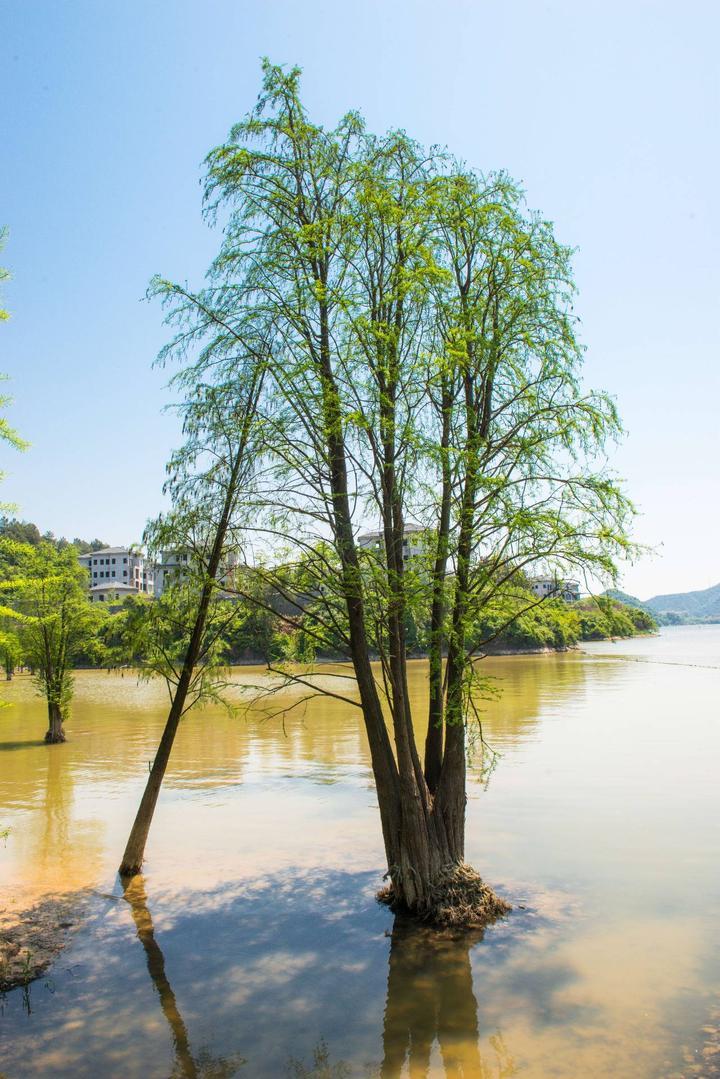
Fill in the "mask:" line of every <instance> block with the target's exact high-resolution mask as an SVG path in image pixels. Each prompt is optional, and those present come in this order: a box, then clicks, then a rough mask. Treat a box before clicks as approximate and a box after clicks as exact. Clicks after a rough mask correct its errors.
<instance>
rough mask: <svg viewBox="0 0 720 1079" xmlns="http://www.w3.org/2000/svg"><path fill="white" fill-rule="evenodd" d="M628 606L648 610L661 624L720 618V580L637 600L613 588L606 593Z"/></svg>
mask: <svg viewBox="0 0 720 1079" xmlns="http://www.w3.org/2000/svg"><path fill="white" fill-rule="evenodd" d="M606 594H607V595H608V596H610V597H611V598H612V599H616V600H619V602H620V603H627V605H628V606H629V607H639V608H641V609H642V610H646V611H650V613H651V614H653V615H654V616H655V618H656V619H657V621H658V622H659V623H660V624H661V625H667V624H668V623H679V622H720V584H716V585H713V587H712V588H705V589H703V590H702V591H701V592H674V593H669V594H667V595H662V596H653V597H652V599H646V600H640V599H638V598H637V596H629V595H628V594H627V592H618V591H616V590H614V589H610V590H608V592H607V593H606Z"/></svg>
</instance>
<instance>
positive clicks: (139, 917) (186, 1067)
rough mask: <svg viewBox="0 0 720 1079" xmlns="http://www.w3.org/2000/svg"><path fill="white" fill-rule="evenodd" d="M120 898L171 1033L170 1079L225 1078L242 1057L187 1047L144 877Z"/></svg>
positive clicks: (129, 884)
mask: <svg viewBox="0 0 720 1079" xmlns="http://www.w3.org/2000/svg"><path fill="white" fill-rule="evenodd" d="M124 896H125V899H126V900H127V902H128V903H129V905H130V910H131V912H132V917H133V921H134V922H135V928H136V930H137V935H138V939H139V941H140V943H141V944H142V946H143V948H144V950H145V959H146V961H147V968H148V973H149V974H150V977H151V978H152V983H153V985H154V987H155V990H156V991H157V994H158V996H159V997H160V1007H161V1008H162V1012H163V1015H164V1016H165V1018H166V1020H167V1023H168V1026H169V1027H170V1033H171V1034H172V1040H173V1049H174V1051H175V1063H174V1066H173V1070H172V1073H171V1076H172V1077H173V1079H174V1077H176V1076H177V1077H178V1079H229V1077H230V1076H233V1075H235V1074H236V1073H237V1071H238V1069H239V1068H241V1067H242V1065H243V1064H244V1063H245V1061H244V1060H243V1059H242V1057H240V1056H239V1055H238V1054H233V1055H232V1056H229V1057H220V1056H217V1057H214V1056H212V1055H211V1054H210V1053H209V1052H208V1051H207V1050H206V1049H204V1048H203V1049H201V1050H200V1052H199V1053H197V1054H193V1052H192V1050H191V1048H190V1039H189V1037H188V1031H187V1027H186V1026H185V1021H184V1019H183V1017H182V1015H181V1013H180V1009H179V1007H178V1003H177V999H176V997H175V993H174V992H173V988H172V986H171V985H170V981H169V979H168V976H167V973H166V971H165V956H164V955H163V953H162V949H161V947H160V945H159V944H158V942H157V940H156V939H155V930H154V928H153V921H152V916H151V914H150V911H149V909H148V905H147V895H146V892H145V880H144V878H143V877H142V876H136V877H132V878H131V879H130V880H129V881H128V882H127V884H126V885H125V887H124Z"/></svg>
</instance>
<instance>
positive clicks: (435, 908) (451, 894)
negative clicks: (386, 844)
mask: <svg viewBox="0 0 720 1079" xmlns="http://www.w3.org/2000/svg"><path fill="white" fill-rule="evenodd" d="M377 898H378V899H379V901H380V902H381V903H386V904H387V906H389V907H390V908H391V910H395V911H405V912H406V913H408V914H411V915H413V916H414V917H416V918H417V919H418V920H419V921H423V922H425V923H427V924H429V925H435V926H437V927H438V928H441V929H469V928H473V927H475V928H477V927H483V926H486V925H489V924H490V923H491V922H494V921H496V920H497V919H498V918H501V917H502V916H503V915H504V914H508V913H509V912H510V911H511V910H512V907H511V906H510V904H509V903H507V902H506V901H505V900H504V899H501V898H500V896H498V895H496V894H495V892H494V891H493V890H492V888H490V887H488V885H487V884H485V883H484V882H483V879H482V877H481V876H480V874H479V873H476V872H475V870H474V869H473V868H472V866H469V865H464V864H460V865H449V866H447V867H446V868H445V869H442V870H441V871H440V873H439V874H438V876H437V877H436V879H435V882H434V883H433V886H432V888H431V890H430V894H429V896H428V899H427V901H426V902H425V903H424V904H423V907H422V909H420V910H410V911H409V910H408V909H407V906H406V905H405V904H404V903H402V902H398V900H397V899H396V898H395V891H394V889H393V886H392V884H389V885H388V886H387V887H386V888H382V889H381V890H380V891H379V892H378V894H377Z"/></svg>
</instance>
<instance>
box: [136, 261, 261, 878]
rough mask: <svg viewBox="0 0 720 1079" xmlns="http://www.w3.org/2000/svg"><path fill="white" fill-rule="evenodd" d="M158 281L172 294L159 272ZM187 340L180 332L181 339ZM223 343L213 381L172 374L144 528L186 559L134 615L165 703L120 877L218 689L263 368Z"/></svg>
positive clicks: (158, 547) (232, 612) (139, 848)
mask: <svg viewBox="0 0 720 1079" xmlns="http://www.w3.org/2000/svg"><path fill="white" fill-rule="evenodd" d="M156 288H157V290H158V291H159V292H161V293H164V294H166V295H167V294H169V295H171V296H172V295H175V292H174V290H173V289H172V287H171V286H168V285H166V284H164V283H162V282H158V283H157V285H156ZM175 314H177V312H175ZM200 333H201V331H198V334H199V335H200ZM187 344H188V343H187V340H186V341H185V342H184V344H183V349H186V348H187ZM222 352H223V348H222V345H219V344H217V343H216V344H215V347H211V348H210V355H211V356H212V365H213V367H214V371H213V379H214V380H213V382H207V381H205V382H203V381H202V380H201V381H198V376H199V375H200V369H199V368H198V367H197V366H195V365H193V366H191V367H190V368H185V369H183V371H182V372H181V373H180V375H179V376H178V379H177V381H178V384H179V386H180V387H181V388H182V390H183V391H184V392H185V393H186V395H187V396H186V399H185V401H184V403H183V404H182V405H181V410H182V413H183V418H184V432H185V436H186V440H185V442H184V444H183V446H182V447H181V449H180V450H179V451H178V452H177V453H176V454H175V455H174V456H173V458H172V459H171V461H170V463H169V465H168V473H169V475H168V481H167V484H166V490H167V492H168V493H169V494H170V497H171V500H172V504H173V509H172V511H171V513H170V514H169V515H167V516H166V517H161V518H159V519H158V521H157V522H155V524H154V525H152V526H151V527H150V528H149V529H148V531H147V533H146V539H147V540H148V542H149V546H150V549H151V550H152V549H154V550H155V551H156V552H158V554H160V552H162V551H163V550H167V549H168V548H169V549H170V550H171V551H175V552H176V553H181V554H183V555H184V556H185V560H186V561H185V562H184V563H183V564H184V566H186V569H185V571H184V573H183V574H182V575H181V576H179V577H178V578H177V579H176V581H175V582H174V584H171V585H170V586H169V588H168V590H167V593H166V594H164V595H163V597H162V598H161V600H160V601H159V602H158V603H157V604H156V605H155V606H154V609H153V610H152V611H151V612H150V618H149V619H145V620H143V621H142V623H141V624H142V632H143V640H142V643H141V647H140V648H139V652H140V654H142V655H143V656H144V657H145V658H144V667H145V669H146V670H147V671H150V672H151V673H157V674H160V675H162V676H163V677H164V678H165V681H166V684H167V686H168V691H169V695H170V710H169V713H168V718H167V722H166V724H165V729H164V731H163V735H162V738H161V740H160V744H159V746H158V749H157V752H156V754H155V759H154V760H153V764H152V768H151V769H150V775H149V776H148V780H147V784H146V786H145V790H144V792H143V796H142V799H141V801H140V805H139V807H138V811H137V814H136V817H135V821H134V823H133V826H132V829H131V831H130V835H129V837H128V841H127V845H126V847H125V853H124V855H123V859H122V862H121V864H120V870H119V871H120V874H121V876H123V877H128V876H132V875H133V874H136V873H139V872H140V868H141V866H142V862H143V858H144V855H145V846H146V843H147V837H148V834H149V831H150V825H151V823H152V818H153V814H154V812H155V806H156V804H157V800H158V796H159V794H160V788H161V786H162V781H163V778H164V776H165V772H166V770H167V766H168V762H169V760H170V753H171V751H172V747H173V743H174V741H175V736H176V734H177V729H178V726H179V723H180V720H181V718H182V717H183V715H184V714H185V713H186V712H187V711H188V710H189V709H190V708H192V707H194V706H195V705H196V704H198V703H200V701H203V700H207V699H208V697H210V696H216V695H217V667H218V659H219V649H221V647H222V644H223V643H224V636H223V635H224V633H225V632H226V631H227V629H228V628H229V626H230V625H231V624H232V622H233V620H234V619H235V618H236V617H237V615H238V611H237V608H236V607H234V606H232V605H227V604H225V605H224V606H223V607H221V606H219V605H218V598H219V595H220V593H221V592H222V589H223V585H224V583H225V580H224V579H225V577H226V576H227V573H228V563H227V554H228V548H229V546H230V545H231V544H230V541H231V539H232V535H233V530H234V529H235V528H236V527H237V523H238V516H239V515H241V513H242V504H243V495H244V492H245V489H246V486H247V484H248V482H249V477H250V476H251V474H252V470H253V464H254V454H255V452H256V448H257V429H256V409H257V402H258V397H259V395H260V393H261V390H262V383H263V377H264V373H263V365H262V362H261V359H259V358H258V356H257V355H256V354H255V353H253V352H250V353H246V354H244V355H243V356H242V357H240V356H238V355H237V353H236V352H233V353H232V357H231V358H230V359H223V357H222ZM166 355H167V353H166V354H163V357H162V360H163V361H164V359H165V356H166ZM207 362H208V353H207V351H203V352H202V354H201V358H200V361H199V363H200V365H201V366H202V367H205V366H206V364H207ZM228 362H229V363H232V368H233V379H232V382H231V383H230V384H228V383H227V382H226V381H225V380H224V378H223V366H224V363H228Z"/></svg>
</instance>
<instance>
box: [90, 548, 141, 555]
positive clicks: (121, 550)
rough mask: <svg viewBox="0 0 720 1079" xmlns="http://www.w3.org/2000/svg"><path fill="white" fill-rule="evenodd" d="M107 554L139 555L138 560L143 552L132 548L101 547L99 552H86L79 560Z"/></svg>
mask: <svg viewBox="0 0 720 1079" xmlns="http://www.w3.org/2000/svg"><path fill="white" fill-rule="evenodd" d="M108 554H134V555H139V557H140V558H144V555H143V552H142V551H139V550H137V549H133V548H132V547H103V549H102V550H101V551H86V552H85V554H83V555H80V557H81V558H97V557H98V556H99V555H103V556H104V555H108Z"/></svg>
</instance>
